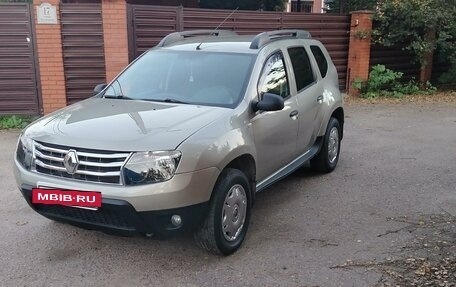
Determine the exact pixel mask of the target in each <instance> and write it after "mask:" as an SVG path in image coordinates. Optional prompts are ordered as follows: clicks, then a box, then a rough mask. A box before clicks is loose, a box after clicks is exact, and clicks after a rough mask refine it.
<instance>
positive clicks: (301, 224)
mask: <svg viewBox="0 0 456 287" xmlns="http://www.w3.org/2000/svg"><path fill="white" fill-rule="evenodd" d="M17 136H18V132H11V131H2V132H0V183H1V187H0V258H1V260H0V286H89V285H96V286H228V285H229V286H380V284H383V283H382V282H387V281H388V280H389V279H388V276H385V274H384V273H382V272H381V271H379V269H376V268H357V267H353V268H344V266H345V265H347V262H348V263H350V262H371V261H374V262H386V261H388V260H392V259H391V258H393V259H394V258H402V257H404V256H409V255H408V254H407V253H406V252H411V251H404V250H405V249H404V248H405V247H406V246H408V244H409V243H410V242H414V240H417V236H418V235H419V236H421V237H420V238H425V236H427V235H430V234H431V233H433V232H434V233H435V229H432V228H429V229H423V228H422V229H419V230H418V229H413V228H412V229H404V227H407V225H406V224H405V221H404V220H403V221H402V222H401V220H395V219H398V218H402V219H404V218H405V219H413V220H417V219H419V218H427V217H432V216H434V215H442V216H445V215H446V216H449V217H452V218H455V216H456V106H455V105H454V104H453V105H445V104H397V105H366V104H364V105H361V104H360V105H353V104H352V105H350V106H347V107H346V127H345V138H344V140H343V142H342V145H343V146H342V154H341V158H340V161H339V166H338V168H337V169H336V170H335V171H334V172H333V173H331V174H328V175H318V174H314V173H312V172H310V171H309V170H308V169H307V168H303V169H302V170H299V171H297V172H295V173H294V174H293V175H291V176H290V177H288V178H287V179H285V180H283V181H281V182H279V183H277V184H275V185H273V186H272V187H270V188H268V189H267V190H266V191H264V192H262V193H261V194H259V195H258V197H257V202H256V206H255V207H254V210H253V216H252V220H251V225H250V229H249V233H248V236H247V239H246V241H245V242H244V245H243V247H242V248H241V249H240V250H239V251H238V252H237V253H235V254H234V255H232V256H229V257H218V256H213V255H210V254H207V253H205V252H203V251H202V250H200V249H198V248H197V247H196V246H195V245H194V243H193V241H192V238H191V237H190V236H183V237H180V238H175V239H172V240H168V241H158V240H152V239H148V238H142V237H132V238H130V237H116V236H112V235H106V234H103V233H100V232H96V231H87V230H83V229H78V228H76V227H72V226H69V225H65V224H61V223H55V222H52V221H49V220H47V219H45V218H44V217H41V216H40V215H38V214H36V213H35V212H33V211H32V210H31V209H30V208H29V207H28V205H27V204H26V202H25V201H24V200H23V198H22V197H21V195H20V193H19V191H18V190H17V187H16V183H15V181H14V178H13V174H12V168H11V166H12V158H13V153H14V148H15V144H16V141H17ZM446 223H447V224H449V225H451V226H452V227H453V228H454V221H451V220H450V219H448V222H446ZM418 224H421V222H420V221H419V223H418ZM417 230H418V231H417ZM453 230H454V229H453ZM448 238H450V240H451V238H453V240H455V238H456V236H455V235H454V234H453V235H452V236H449V237H448ZM453 243H454V241H453ZM453 245H454V244H453ZM407 250H409V249H407ZM452 250H454V249H452ZM451 252H453V251H451ZM425 255H426V254H425ZM450 255H451V254H450ZM401 256H402V257H401ZM442 256H443V255H442ZM347 260H348V261H347ZM337 266H342V267H337ZM453 280H454V281H456V277H455V278H454V279H453Z"/></svg>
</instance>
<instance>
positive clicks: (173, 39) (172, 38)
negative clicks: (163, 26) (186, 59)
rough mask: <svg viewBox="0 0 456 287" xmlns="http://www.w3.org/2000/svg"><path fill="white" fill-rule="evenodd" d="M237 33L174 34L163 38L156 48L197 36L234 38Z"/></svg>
mask: <svg viewBox="0 0 456 287" xmlns="http://www.w3.org/2000/svg"><path fill="white" fill-rule="evenodd" d="M236 35H237V33H236V32H234V31H231V30H216V31H214V30H193V31H185V32H174V33H171V34H169V35H167V36H165V37H164V38H163V39H162V40H161V41H160V43H158V45H157V47H166V46H169V45H171V44H173V43H176V42H179V41H182V40H184V39H185V38H190V37H198V36H236Z"/></svg>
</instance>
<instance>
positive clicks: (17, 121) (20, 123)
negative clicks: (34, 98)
mask: <svg viewBox="0 0 456 287" xmlns="http://www.w3.org/2000/svg"><path fill="white" fill-rule="evenodd" d="M33 120H34V117H31V116H16V115H14V116H0V130H5V129H23V128H25V127H26V126H27V125H28V124H30V123H31V122H32V121H33Z"/></svg>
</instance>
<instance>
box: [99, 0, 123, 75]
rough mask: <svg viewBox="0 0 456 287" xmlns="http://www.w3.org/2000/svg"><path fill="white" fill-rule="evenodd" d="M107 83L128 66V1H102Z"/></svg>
mask: <svg viewBox="0 0 456 287" xmlns="http://www.w3.org/2000/svg"><path fill="white" fill-rule="evenodd" d="M102 9H103V12H102V13H103V37H104V51H105V65H106V81H107V82H109V81H111V80H112V79H113V78H114V77H115V76H116V75H117V74H118V73H119V72H120V71H122V69H123V68H125V66H127V65H128V63H129V62H128V32H127V3H126V0H102Z"/></svg>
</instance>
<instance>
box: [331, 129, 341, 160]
mask: <svg viewBox="0 0 456 287" xmlns="http://www.w3.org/2000/svg"><path fill="white" fill-rule="evenodd" d="M338 153H339V131H338V130H337V128H336V127H333V128H332V129H331V130H330V131H329V141H328V160H329V162H330V163H334V161H336V158H337V154H338Z"/></svg>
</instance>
